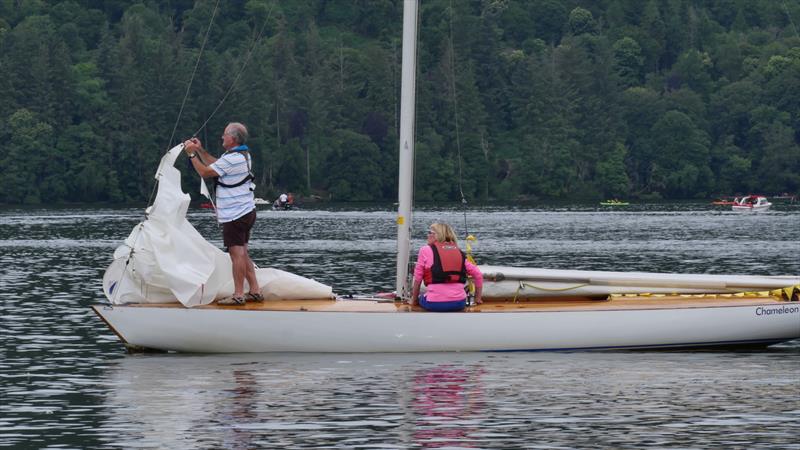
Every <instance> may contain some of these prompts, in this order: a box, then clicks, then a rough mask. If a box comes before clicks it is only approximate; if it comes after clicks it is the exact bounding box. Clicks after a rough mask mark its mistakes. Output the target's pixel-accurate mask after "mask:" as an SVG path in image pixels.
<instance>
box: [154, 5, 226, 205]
mask: <svg viewBox="0 0 800 450" xmlns="http://www.w3.org/2000/svg"><path fill="white" fill-rule="evenodd" d="M218 7H219V0H217V3H216V4H214V11H212V13H211V19H209V21H208V28H207V29H206V35H205V37H204V38H203V44H202V45H201V46H200V52H199V53H198V54H197V61H195V63H194V70H193V71H192V76H191V77H189V83H188V84H187V85H186V92H185V93H184V95H183V101H182V102H181V108H180V110H179V111H178V117H177V118H176V119H175V126H173V127H172V134H171V135H170V137H169V142H168V143H167V151H169V149H170V148H172V139H174V138H175V131H176V130H177V129H178V124H179V123H180V121H181V116H182V115H183V108H184V106H185V105H186V99H187V98H188V97H189V91H190V90H191V88H192V83H193V82H194V76H195V74H196V73H197V67H198V66H199V65H200V58H201V57H202V56H203V49H205V47H206V43H207V42H208V36H209V34H210V32H211V25H213V24H214V17H216V15H217V9H218ZM158 181H159V180H158V179H156V182H155V183H153V189H152V190H151V191H150V197H149V198H148V199H147V205H148V206H150V205H152V203H153V196H154V195H155V194H156V190H157V189H158ZM145 211H147V210H145ZM146 218H147V212H145V219H146Z"/></svg>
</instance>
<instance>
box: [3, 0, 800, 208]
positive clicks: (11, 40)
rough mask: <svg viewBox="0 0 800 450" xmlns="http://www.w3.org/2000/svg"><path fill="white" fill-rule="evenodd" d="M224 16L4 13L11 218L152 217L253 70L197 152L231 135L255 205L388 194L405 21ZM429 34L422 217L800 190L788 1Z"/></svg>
mask: <svg viewBox="0 0 800 450" xmlns="http://www.w3.org/2000/svg"><path fill="white" fill-rule="evenodd" d="M214 5H215V2H214V1H211V0H198V1H188V0H186V1H176V2H168V3H166V4H165V3H163V2H145V3H141V2H137V1H133V0H130V1H126V0H120V1H115V2H95V1H55V0H51V1H48V0H41V1H30V2H0V175H1V176H2V178H3V179H4V184H5V186H4V193H5V195H4V198H3V202H7V203H10V204H32V205H36V204H39V205H52V204H59V203H67V202H68V203H72V202H80V203H83V204H91V203H95V202H97V203H98V204H102V203H104V202H105V203H108V204H117V203H129V202H145V201H147V199H148V198H149V196H150V193H151V192H152V189H153V183H154V180H153V173H154V171H155V169H156V167H157V165H158V160H159V159H160V157H161V156H162V155H163V153H164V151H165V150H167V149H168V148H169V147H171V146H172V145H174V144H176V143H177V142H179V141H180V140H182V139H185V138H187V137H189V136H191V134H192V133H193V132H194V131H195V130H196V129H197V128H198V127H199V126H200V125H201V124H202V123H203V122H204V121H206V119H207V118H209V116H210V115H211V113H212V111H214V110H215V108H216V107H217V105H218V104H219V103H220V100H221V99H222V98H223V97H224V95H225V92H226V91H228V89H229V88H230V87H231V86H232V85H234V84H233V83H234V79H236V75H237V72H239V70H240V68H241V67H242V65H243V62H244V61H245V60H246V59H247V58H248V57H249V56H252V58H251V59H250V62H249V64H248V65H247V66H246V67H245V68H244V70H243V71H242V72H241V78H240V79H238V81H237V82H236V84H235V85H234V88H233V90H232V91H231V95H230V97H228V98H227V100H226V101H225V103H223V104H222V105H221V108H220V109H219V111H218V112H217V113H216V114H215V115H214V116H213V118H212V119H211V121H210V122H209V123H208V125H207V127H206V128H205V129H202V130H201V131H200V132H199V134H198V137H200V138H201V139H202V140H203V142H204V143H205V144H206V145H207V148H209V150H210V151H211V152H212V153H219V151H220V146H219V145H218V143H219V136H218V135H217V134H216V130H220V129H222V128H223V127H224V125H225V123H226V122H227V121H230V120H236V121H240V122H243V123H245V124H247V125H248V126H249V128H250V131H251V135H252V138H251V140H250V142H249V143H248V144H249V145H250V146H251V148H253V153H254V155H253V156H254V161H255V164H256V167H255V168H254V169H255V173H256V176H257V179H256V184H257V190H256V196H257V197H261V198H264V199H274V198H275V197H276V196H277V195H278V194H279V193H281V192H286V191H291V192H294V193H295V195H296V196H297V197H298V198H302V197H306V198H307V197H308V196H310V195H312V194H316V195H320V196H321V197H323V198H331V199H333V200H335V201H339V200H342V201H346V202H382V201H391V200H392V199H394V198H395V197H396V189H397V163H396V161H397V157H396V156H397V146H398V137H397V128H398V120H399V119H398V116H399V90H400V37H401V33H400V28H401V16H402V11H401V10H402V2H400V1H392V0H386V1H375V2H350V1H340V2H322V1H320V2H316V1H311V2H299V1H297V2H295V1H293V2H278V1H272V0H248V1H244V2H219V5H220V6H219V10H218V11H217V12H216V13H214ZM451 6H452V7H451ZM212 15H214V20H213V22H211V27H210V32H209V39H208V43H207V45H206V47H205V48H204V50H203V52H202V54H201V52H200V48H201V46H202V44H203V41H204V37H205V35H206V31H207V30H208V29H209V28H208V27H209V19H210V18H211V17H212ZM420 20H421V23H420V31H419V39H420V46H419V50H418V59H419V69H418V74H417V85H418V88H417V117H418V119H417V124H416V173H417V177H416V179H415V199H416V201H417V202H422V203H424V202H442V203H446V202H458V201H460V200H461V192H462V191H463V193H464V197H465V198H466V200H468V202H469V203H470V204H491V203H493V202H498V201H499V202H502V203H504V204H505V203H509V204H513V203H516V202H519V203H522V204H525V203H527V202H539V201H547V202H551V201H591V200H602V199H608V198H619V199H624V200H626V201H634V202H635V201H658V200H661V199H663V200H674V199H697V200H700V199H708V200H709V201H710V199H712V198H715V197H719V196H720V195H721V194H719V193H737V192H738V193H764V194H766V195H768V196H769V197H772V196H773V195H775V194H778V193H786V192H788V193H790V194H797V193H800V145H798V142H800V35H798V32H797V28H796V26H797V25H798V24H800V3H798V2H796V1H783V2H775V1H771V0H753V1H748V2H733V1H730V0H706V1H699V0H697V1H679V0H643V1H632V0H608V1H606V2H594V1H589V0H569V1H558V0H531V1H516V0H510V1H491V0H489V1H481V2H476V1H465V0H455V1H450V0H426V1H424V2H422V5H421V19H420ZM260 30H263V35H262V37H261V38H260V39H257V36H258V35H259V32H260ZM251 49H252V54H250V53H249V52H250V51H251ZM198 56H199V59H198ZM195 64H197V72H196V75H195V77H194V79H193V82H192V84H191V86H190V89H189V94H188V98H187V102H186V108H185V109H184V110H183V113H182V116H181V119H180V121H179V122H178V123H177V131H176V133H175V136H176V137H175V138H174V139H173V141H172V142H168V140H169V139H170V135H171V134H172V133H171V132H172V129H173V127H174V126H176V124H175V122H176V118H177V117H178V114H179V111H180V110H181V101H182V99H183V96H184V93H185V92H186V90H187V86H188V83H189V80H190V78H191V76H192V69H193V68H194V67H195ZM177 165H178V166H179V167H180V168H181V170H182V171H183V174H184V177H183V182H184V191H187V192H192V196H193V199H195V200H199V196H198V195H197V194H195V193H194V192H195V191H196V190H197V189H196V185H197V178H196V176H194V175H193V174H192V172H191V171H190V167H189V166H188V163H181V162H179V163H178V164H177ZM771 194H772V195H771Z"/></svg>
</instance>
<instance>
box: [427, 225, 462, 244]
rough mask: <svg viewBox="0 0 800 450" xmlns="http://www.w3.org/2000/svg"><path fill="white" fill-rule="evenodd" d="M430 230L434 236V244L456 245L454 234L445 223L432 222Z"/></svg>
mask: <svg viewBox="0 0 800 450" xmlns="http://www.w3.org/2000/svg"><path fill="white" fill-rule="evenodd" d="M431 230H433V233H434V234H435V235H436V242H452V243H454V244H458V238H457V237H456V232H455V231H453V227H451V226H450V225H448V224H446V223H440V222H434V223H432V224H431Z"/></svg>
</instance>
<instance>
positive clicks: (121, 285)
mask: <svg viewBox="0 0 800 450" xmlns="http://www.w3.org/2000/svg"><path fill="white" fill-rule="evenodd" d="M182 151H183V144H179V145H177V146H175V147H173V148H172V149H170V150H169V151H168V152H167V153H166V154H165V155H164V157H163V158H161V163H160V164H159V166H158V170H157V172H156V176H155V177H156V180H158V192H157V194H156V198H155V201H154V202H153V204H152V205H151V206H150V207H148V208H147V210H146V219H145V220H144V221H143V222H141V223H139V224H138V225H136V227H134V229H133V231H132V232H131V234H130V235H129V236H128V238H127V239H125V243H124V244H123V245H122V246H120V247H119V248H117V250H116V251H115V252H114V262H112V263H111V265H110V266H109V267H108V269H106V273H105V275H104V276H103V291H104V293H105V295H106V297H107V298H108V299H109V301H110V302H111V303H112V304H115V305H122V304H129V303H169V302H175V301H178V302H180V303H182V304H183V305H184V306H187V307H192V306H199V305H206V304H209V303H211V302H213V301H214V300H215V299H217V298H222V297H225V296H228V295H231V294H233V276H232V274H231V260H230V257H229V256H228V255H227V254H226V253H224V252H223V251H222V250H220V249H218V248H217V247H215V246H213V245H211V244H210V243H209V242H208V241H206V240H205V239H204V238H203V236H202V235H201V234H200V233H199V232H198V231H197V230H196V229H195V228H194V227H193V226H192V224H190V223H189V221H188V220H186V211H187V210H188V208H189V202H190V197H189V194H186V193H185V192H183V191H182V190H181V173H180V172H179V171H178V169H176V168H175V167H174V164H175V160H176V159H177V157H178V156H179V155H180V153H181V152H182ZM201 190H202V189H201ZM205 192H207V190H205ZM205 192H204V194H205ZM256 278H257V279H258V283H259V287H260V289H261V294H262V295H263V296H264V298H265V299H267V300H270V299H291V300H299V299H321V298H333V293H332V289H331V287H330V286H326V285H324V284H321V283H318V282H316V281H314V280H311V279H308V278H304V277H301V276H299V275H295V274H292V273H289V272H284V271H282V270H278V269H272V268H264V269H256ZM245 284H246V281H245Z"/></svg>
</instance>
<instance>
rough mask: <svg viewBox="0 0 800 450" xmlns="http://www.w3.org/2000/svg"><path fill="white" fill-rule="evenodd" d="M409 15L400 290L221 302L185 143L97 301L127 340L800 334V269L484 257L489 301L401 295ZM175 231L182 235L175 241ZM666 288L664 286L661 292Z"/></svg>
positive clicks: (455, 342) (172, 346)
mask: <svg viewBox="0 0 800 450" xmlns="http://www.w3.org/2000/svg"><path fill="white" fill-rule="evenodd" d="M403 20H404V27H403V75H402V105H401V127H400V128H401V130H400V143H399V144H400V181H399V205H400V206H399V208H398V216H397V226H398V241H397V242H398V249H397V278H396V293H397V297H398V298H397V299H395V300H380V299H375V298H362V299H338V298H335V297H332V296H331V291H330V288H328V287H327V286H323V285H321V284H319V283H316V282H314V281H313V280H307V279H304V278H302V277H298V276H296V275H292V274H287V273H285V272H281V271H277V270H274V269H263V270H261V271H260V272H259V276H258V278H259V283H260V284H261V288H262V293H264V294H265V297H267V301H266V302H264V303H260V304H250V303H248V304H247V305H245V306H219V305H217V304H216V303H212V302H213V300H214V299H215V298H219V297H221V296H224V295H226V294H228V293H229V291H230V289H231V287H230V280H228V279H227V278H226V277H229V276H230V275H229V274H230V266H229V264H230V263H229V261H228V258H227V256H226V255H224V254H222V253H221V252H220V251H219V250H217V249H216V248H214V247H213V246H211V245H210V244H208V243H207V242H205V241H204V240H203V239H202V237H201V236H200V235H199V234H198V233H197V231H196V230H194V228H193V227H191V225H190V224H188V222H186V220H185V212H186V209H185V207H184V206H183V202H186V205H187V206H188V195H186V194H184V193H183V192H181V191H180V182H179V181H180V173H179V172H178V171H177V170H176V169H174V167H172V164H173V163H174V160H175V158H176V157H177V155H178V154H179V153H180V151H181V147H180V146H178V147H175V148H173V149H172V150H170V152H169V153H168V154H167V155H166V156H165V157H164V159H162V163H161V165H160V166H159V170H158V172H157V175H156V177H157V178H158V179H159V187H158V189H159V191H158V195H157V197H156V201H155V203H154V205H153V206H152V207H151V208H149V209H148V218H147V219H146V220H145V221H144V222H143V223H142V224H140V225H139V226H137V228H136V229H134V232H133V233H131V236H130V237H129V238H128V240H127V241H126V245H125V246H123V247H121V248H120V249H119V250H118V251H117V253H115V256H116V257H117V259H116V261H115V262H114V263H113V264H112V265H111V267H109V269H108V271H107V272H106V276H105V277H104V282H103V287H104V291H105V293H106V295H107V297H108V298H109V300H110V302H111V304H108V305H98V306H94V307H93V308H94V311H95V312H96V313H97V314H98V315H99V316H100V317H101V318H102V319H103V320H104V321H105V322H106V323H107V324H108V326H109V327H110V328H111V330H113V331H114V332H115V333H116V334H117V335H118V336H119V338H120V340H121V341H122V342H123V343H124V344H125V345H126V346H127V347H128V348H129V349H156V350H164V351H179V352H423V351H539V350H604V349H623V348H687V347H690V348H694V347H715V346H741V345H758V346H765V345H771V344H774V343H779V342H784V341H789V340H793V339H798V338H800V301H798V290H797V287H796V285H800V276H786V277H756V276H716V275H715V276H709V275H673V274H652V273H622V272H592V271H564V270H560V271H559V270H547V269H523V268H510V267H490V266H484V267H482V270H483V272H484V274H485V275H486V282H485V284H484V299H485V302H484V303H483V304H482V305H477V306H470V307H468V308H467V309H466V310H465V311H464V312H458V313H431V312H426V311H424V310H422V309H420V308H418V307H411V306H409V305H408V304H407V303H405V302H403V301H402V298H406V297H407V296H408V293H409V290H408V281H407V279H408V261H409V250H410V239H409V236H410V224H411V214H412V211H411V203H412V179H413V176H412V169H413V152H414V137H413V135H414V130H413V124H414V101H415V99H414V92H415V72H416V68H415V64H416V61H415V60H416V55H415V49H416V24H417V22H416V20H417V2H416V1H412V0H406V1H405V2H404V17H403ZM176 176H177V177H178V178H177V182H176V179H175V177H176ZM137 230H138V231H137ZM171 231H175V233H172V234H171ZM173 236H181V238H179V239H178V241H177V242H174V241H173V240H172V237H173ZM198 240H200V241H202V242H200V243H198V242H199V241H198ZM203 243H205V244H203ZM206 244H207V245H206ZM187 249H188V250H187ZM187 259H190V261H187ZM743 292H746V293H743ZM644 293H647V294H644ZM658 293H661V294H662V295H661V296H653V295H650V294H658ZM623 294H624V295H623Z"/></svg>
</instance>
